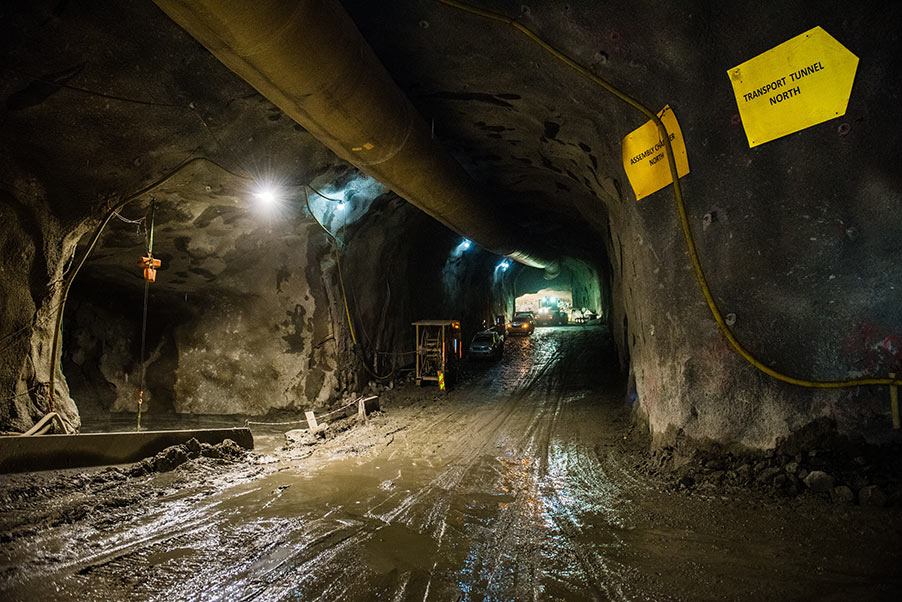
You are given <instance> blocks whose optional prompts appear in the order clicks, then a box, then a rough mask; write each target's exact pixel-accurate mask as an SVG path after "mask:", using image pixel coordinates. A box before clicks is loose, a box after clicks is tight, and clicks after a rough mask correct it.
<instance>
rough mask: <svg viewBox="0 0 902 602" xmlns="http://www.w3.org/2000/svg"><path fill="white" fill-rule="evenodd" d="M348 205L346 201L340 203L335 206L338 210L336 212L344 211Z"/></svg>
mask: <svg viewBox="0 0 902 602" xmlns="http://www.w3.org/2000/svg"><path fill="white" fill-rule="evenodd" d="M346 204H347V203H345V202H344V201H340V202H339V203H338V204H337V205H336V206H335V210H336V211H344V209H345V205H346Z"/></svg>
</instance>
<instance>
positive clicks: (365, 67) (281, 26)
mask: <svg viewBox="0 0 902 602" xmlns="http://www.w3.org/2000/svg"><path fill="white" fill-rule="evenodd" d="M155 2H156V4H157V5H158V6H159V7H160V8H162V9H163V11H164V12H165V13H166V14H167V15H169V17H171V18H172V19H173V20H174V21H175V22H176V23H178V24H179V25H180V26H181V27H182V28H184V29H185V30H186V31H187V32H188V33H190V34H191V35H192V36H194V37H195V38H196V39H197V40H198V41H199V42H200V43H201V44H203V45H204V46H205V47H206V48H207V49H208V50H209V51H210V52H211V53H213V55H214V56H215V57H216V58H218V59H219V60H220V61H222V63H223V64H225V65H226V66H227V67H228V68H229V69H231V70H232V71H234V72H235V73H236V74H238V75H239V76H240V77H241V78H243V79H244V80H245V81H247V82H248V83H249V84H250V85H251V86H253V87H254V88H256V89H257V90H258V91H259V92H260V93H261V94H262V95H263V96H265V97H266V98H267V99H269V100H270V101H271V102H272V103H273V104H275V105H276V106H278V107H279V108H280V109H282V111H284V112H285V113H286V114H287V115H288V116H290V117H291V118H292V119H294V120H295V121H296V122H298V123H299V124H301V125H302V126H303V127H304V128H306V129H307V130H308V131H309V132H310V133H311V134H312V135H313V136H314V137H316V138H317V139H318V140H319V141H320V142H322V143H323V144H325V145H326V146H327V147H329V148H330V149H331V150H332V151H333V152H335V154H336V155H338V156H339V157H341V158H342V159H344V160H346V161H348V162H349V163H351V164H353V165H355V166H356V167H358V168H359V169H361V170H362V171H363V172H365V173H367V174H369V175H370V176H372V177H374V178H376V179H378V180H379V181H381V182H382V183H383V184H385V185H386V186H388V187H389V188H391V189H392V190H393V191H394V192H396V193H397V194H398V195H400V196H401V197H403V198H405V199H407V201H409V202H410V203H412V204H414V205H416V206H417V207H419V208H420V209H422V210H423V211H425V212H426V213H428V214H429V215H431V216H433V217H434V218H436V219H437V220H439V221H440V222H442V223H443V224H445V225H446V226H448V227H449V228H451V229H452V230H454V231H456V232H458V233H460V234H462V235H464V236H466V237H467V238H469V239H471V240H473V241H474V242H475V243H476V244H478V245H480V246H481V247H483V248H485V249H488V250H490V251H493V252H495V253H498V254H500V255H507V256H509V257H511V258H512V259H514V260H516V261H518V262H520V263H523V264H526V265H530V266H533V267H538V268H545V269H546V273H547V274H548V275H549V277H550V276H553V275H555V274H556V273H557V271H558V270H559V267H558V262H557V260H556V259H554V258H553V257H551V256H550V253H548V252H547V251H545V250H544V249H542V250H539V249H534V248H522V247H521V245H518V244H516V242H515V241H516V236H515V234H514V231H513V229H512V227H511V226H510V225H508V224H507V223H505V222H504V221H503V220H502V219H501V218H500V216H499V215H498V214H497V212H496V211H495V210H494V208H493V203H492V199H490V198H489V197H488V196H487V195H486V194H484V193H483V192H482V191H481V189H480V188H479V186H478V185H477V183H476V182H475V181H473V180H472V179H471V178H470V176H469V175H468V174H467V173H466V172H465V171H464V169H463V168H462V167H461V166H460V164H458V163H457V161H455V160H454V159H453V158H452V157H451V156H450V155H449V154H448V153H447V152H446V151H445V150H444V149H443V148H442V147H441V146H440V145H439V144H437V143H436V142H435V141H434V140H433V139H432V136H431V132H430V128H429V127H428V125H427V124H426V122H425V121H424V120H423V119H422V117H420V115H419V114H418V113H417V111H416V109H414V107H413V105H412V104H411V103H410V101H409V100H408V99H407V97H406V96H405V95H404V93H403V92H402V91H401V89H400V88H398V86H397V85H396V84H395V83H394V81H393V80H392V78H391V76H389V74H388V72H387V71H386V70H385V67H383V65H382V63H381V62H380V61H379V59H378V58H376V55H375V53H374V52H373V51H372V49H371V48H370V47H369V45H368V44H367V43H366V41H365V40H364V39H363V36H362V35H361V34H360V32H359V31H358V30H357V27H356V26H355V25H354V22H353V21H352V20H351V18H350V17H349V16H348V14H347V13H346V12H345V10H344V9H343V8H342V7H341V5H340V4H339V2H338V1H337V0H257V1H255V2H222V1H221V0H155Z"/></svg>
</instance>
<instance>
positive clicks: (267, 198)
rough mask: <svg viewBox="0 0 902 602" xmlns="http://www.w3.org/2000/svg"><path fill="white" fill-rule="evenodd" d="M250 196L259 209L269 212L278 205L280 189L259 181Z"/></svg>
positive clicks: (280, 195)
mask: <svg viewBox="0 0 902 602" xmlns="http://www.w3.org/2000/svg"><path fill="white" fill-rule="evenodd" d="M252 196H253V197H254V199H255V200H256V201H257V205H258V207H259V208H260V209H262V210H264V211H267V212H269V211H272V210H273V209H275V208H276V207H277V206H278V204H279V201H280V200H281V198H282V191H281V190H280V189H279V187H277V186H274V185H272V184H265V183H260V184H257V186H256V189H255V190H254V192H253V193H252Z"/></svg>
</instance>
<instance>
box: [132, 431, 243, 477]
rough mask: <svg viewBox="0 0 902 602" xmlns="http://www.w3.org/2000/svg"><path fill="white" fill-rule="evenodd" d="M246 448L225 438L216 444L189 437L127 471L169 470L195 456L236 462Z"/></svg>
mask: <svg viewBox="0 0 902 602" xmlns="http://www.w3.org/2000/svg"><path fill="white" fill-rule="evenodd" d="M246 453H247V450H245V449H244V448H243V447H241V446H240V445H238V444H237V443H235V442H234V441H232V440H231V439H226V440H225V441H223V442H222V443H219V444H217V445H210V444H209V443H201V442H200V441H198V440H197V439H194V438H192V439H189V440H188V442H187V443H185V444H183V445H173V446H172V447H167V448H166V449H164V450H163V451H161V452H160V453H158V454H157V455H155V456H153V457H150V458H145V459H144V460H142V461H141V462H139V463H137V464H135V465H134V466H133V467H132V468H131V470H130V471H129V472H128V474H129V476H132V477H136V476H142V475H145V474H149V473H152V472H169V471H170V470H173V469H175V468H177V467H179V466H181V465H182V464H184V463H185V462H187V461H189V460H193V459H195V458H200V457H204V458H216V459H221V460H226V461H229V462H237V461H238V460H241V459H242V458H244V456H245V454H246Z"/></svg>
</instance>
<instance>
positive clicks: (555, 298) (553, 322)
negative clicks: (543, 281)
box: [514, 288, 578, 326]
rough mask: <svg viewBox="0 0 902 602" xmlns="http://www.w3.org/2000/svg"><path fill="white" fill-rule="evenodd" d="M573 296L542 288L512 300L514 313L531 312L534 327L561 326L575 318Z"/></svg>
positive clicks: (560, 291) (565, 292)
mask: <svg viewBox="0 0 902 602" xmlns="http://www.w3.org/2000/svg"><path fill="white" fill-rule="evenodd" d="M575 309H578V308H574V307H573V295H572V293H571V292H570V291H569V290H562V289H554V288H544V289H542V290H540V291H538V292H536V293H527V294H525V295H520V296H519V297H517V298H516V299H515V300H514V311H515V312H532V313H533V314H534V315H535V317H536V326H563V325H564V324H569V323H570V321H571V320H572V319H573V318H574V317H575V316H574V310H575Z"/></svg>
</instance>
